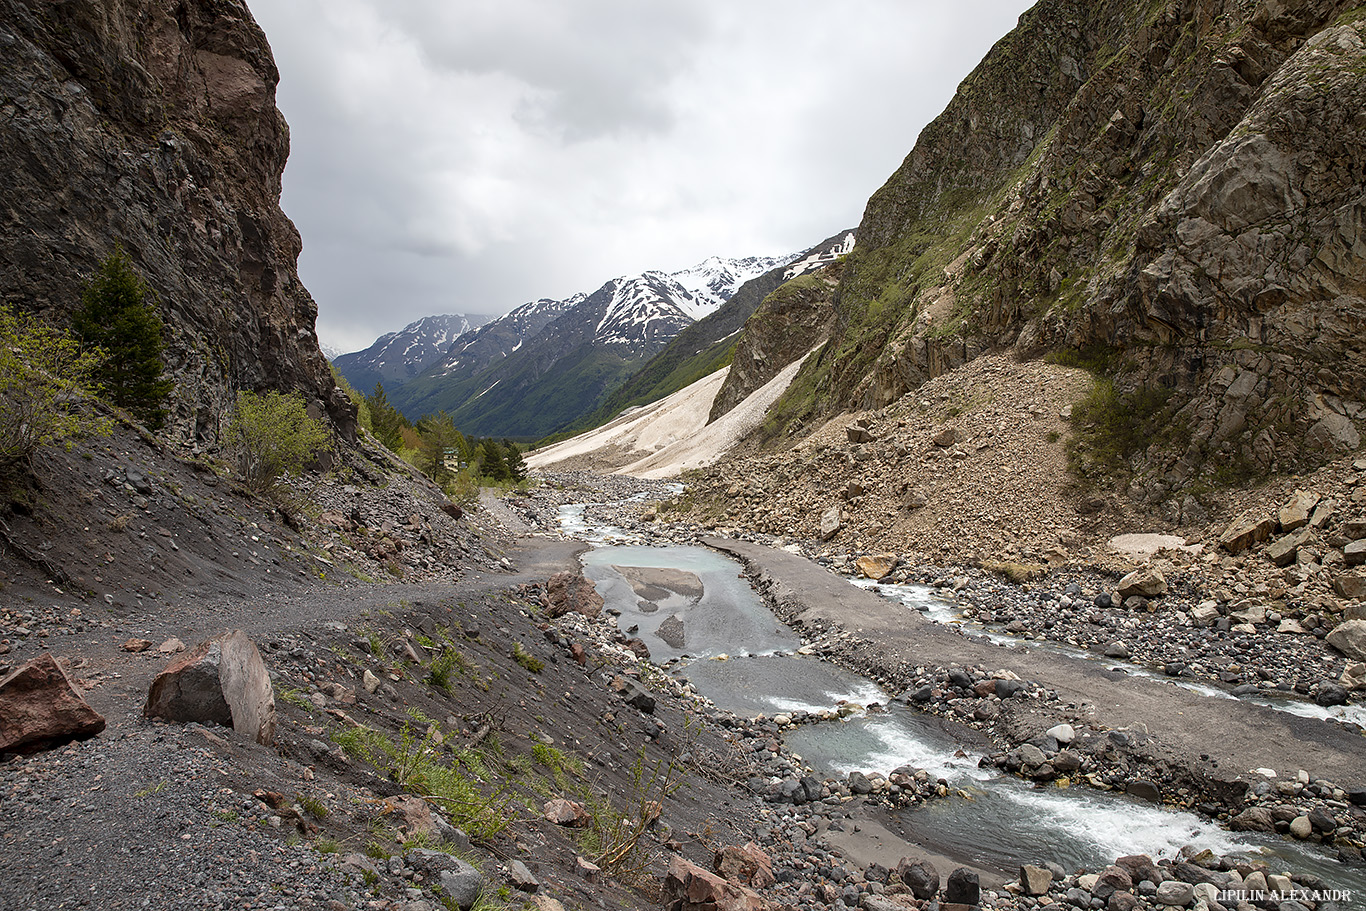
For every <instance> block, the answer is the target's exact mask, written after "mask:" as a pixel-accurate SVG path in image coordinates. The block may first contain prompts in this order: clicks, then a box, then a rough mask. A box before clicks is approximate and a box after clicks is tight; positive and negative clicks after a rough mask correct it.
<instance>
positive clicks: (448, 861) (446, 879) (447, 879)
mask: <svg viewBox="0 0 1366 911" xmlns="http://www.w3.org/2000/svg"><path fill="white" fill-rule="evenodd" d="M403 860H404V862H405V863H407V865H408V866H410V867H412V868H413V869H414V870H416V871H418V872H419V873H421V874H423V876H425V877H426V878H427V879H428V880H429V881H433V880H434V881H435V882H436V883H437V884H438V885H439V886H441V894H442V895H445V896H447V897H449V898H450V899H451V900H452V901H454V902H455V903H456V904H457V905H459V906H460V907H461V908H463V909H464V911H469V909H470V908H473V907H474V905H475V903H476V902H478V901H479V894H480V893H481V892H483V891H484V874H483V873H481V872H480V871H479V868H478V867H476V866H474V865H473V864H471V863H468V862H466V861H463V860H461V859H460V858H458V857H454V856H452V855H450V854H446V853H444V852H442V851H429V850H427V849H425V848H418V849H417V850H414V851H409V852H408V853H407V854H405V855H404V856H403Z"/></svg>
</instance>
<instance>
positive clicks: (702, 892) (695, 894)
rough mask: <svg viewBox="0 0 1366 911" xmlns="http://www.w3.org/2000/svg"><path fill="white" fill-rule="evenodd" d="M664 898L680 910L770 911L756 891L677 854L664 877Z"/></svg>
mask: <svg viewBox="0 0 1366 911" xmlns="http://www.w3.org/2000/svg"><path fill="white" fill-rule="evenodd" d="M664 901H665V902H666V903H668V902H672V903H674V904H673V907H675V908H678V909H680V911H703V909H705V911H713V909H714V911H767V909H768V907H769V905H768V903H767V902H765V901H764V900H763V899H762V898H760V897H759V896H758V894H757V893H755V892H754V891H752V890H750V889H746V888H745V887H744V886H741V885H737V884H736V883H732V882H728V881H726V880H724V879H722V878H721V877H719V876H717V875H716V874H715V873H709V872H707V871H706V870H703V869H702V868H701V867H699V866H697V865H696V864H693V863H689V862H688V861H686V860H684V859H683V858H681V857H678V856H675V857H674V858H673V859H672V860H671V861H670V862H669V872H668V875H666V876H665V877H664Z"/></svg>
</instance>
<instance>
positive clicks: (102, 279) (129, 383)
mask: <svg viewBox="0 0 1366 911" xmlns="http://www.w3.org/2000/svg"><path fill="white" fill-rule="evenodd" d="M155 304H156V294H155V292H153V291H152V290H151V289H150V288H148V287H147V285H146V283H145V282H143V280H142V279H141V278H140V277H139V276H138V274H137V273H136V272H134V271H133V266H132V264H131V263H130V262H129V261H128V257H127V255H126V254H125V253H124V252H123V248H122V247H115V248H114V252H113V253H111V254H109V257H108V258H107V259H106V260H105V261H104V262H102V263H100V267H99V269H98V270H96V272H95V275H94V276H93V277H92V278H91V279H90V284H88V285H86V288H85V291H84V292H83V293H82V294H81V306H80V309H78V310H77V311H76V314H75V316H73V317H72V320H71V333H72V335H74V336H75V337H76V338H77V339H79V340H80V341H81V343H82V344H83V345H84V346H86V348H87V349H93V348H98V349H99V350H100V351H101V352H103V362H102V364H101V367H100V369H99V371H98V372H97V378H98V379H99V381H100V383H101V385H102V386H103V388H104V392H105V395H106V396H108V398H109V399H110V400H111V401H112V402H113V403H114V404H116V405H118V406H119V407H121V408H126V409H127V410H128V411H130V412H132V413H133V414H134V415H135V416H136V417H137V418H138V419H139V420H141V421H143V422H144V423H146V424H147V425H148V426H149V427H153V428H155V427H160V426H161V425H162V423H163V422H164V421H165V420H166V407H165V406H166V398H167V396H169V395H170V394H171V390H172V389H174V388H175V384H174V383H172V382H171V381H170V380H168V379H162V376H161V373H162V370H163V369H165V366H164V364H163V363H162V360H161V352H162V349H163V348H164V347H165V346H164V343H163V341H162V332H163V331H164V329H165V326H164V324H163V323H162V321H161V317H160V316H158V315H157V312H156V307H155Z"/></svg>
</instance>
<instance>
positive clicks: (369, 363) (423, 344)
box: [332, 313, 490, 395]
mask: <svg viewBox="0 0 1366 911" xmlns="http://www.w3.org/2000/svg"><path fill="white" fill-rule="evenodd" d="M489 319H490V317H488V316H485V315H483V314H465V313H445V314H441V315H439V316H425V317H423V318H422V319H420V320H418V321H417V322H415V323H409V324H408V325H407V326H404V327H403V329H401V330H400V331H398V332H390V333H389V334H387V335H382V336H380V337H379V338H377V339H375V343H374V344H373V345H371V346H370V347H369V348H366V349H365V350H364V351H355V352H352V353H351V354H343V355H340V356H338V357H335V358H333V359H332V363H333V365H334V366H335V367H336V368H337V372H339V373H340V374H341V375H342V376H344V377H346V380H347V382H349V383H350V384H351V385H352V386H354V387H355V388H356V389H358V390H360V391H361V392H364V393H366V394H367V395H368V394H369V393H371V392H373V391H374V389H375V384H376V383H384V384H385V385H386V386H395V387H396V386H399V385H401V384H403V383H406V382H408V381H409V380H411V379H413V378H414V377H416V376H418V375H419V374H421V373H422V371H423V370H425V369H427V367H428V366H429V365H430V364H431V363H432V362H433V361H435V360H438V359H439V358H440V357H441V356H442V355H443V354H445V353H446V352H447V351H448V350H450V347H451V345H452V344H453V343H454V342H455V340H456V339H458V338H460V337H461V336H463V335H465V334H466V333H468V332H470V331H471V330H473V329H475V328H477V327H479V326H481V325H483V324H484V323H486V322H488V321H489Z"/></svg>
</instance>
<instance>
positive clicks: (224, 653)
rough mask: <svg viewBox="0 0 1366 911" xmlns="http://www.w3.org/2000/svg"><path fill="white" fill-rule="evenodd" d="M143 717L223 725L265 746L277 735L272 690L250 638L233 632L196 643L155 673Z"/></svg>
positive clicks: (259, 656)
mask: <svg viewBox="0 0 1366 911" xmlns="http://www.w3.org/2000/svg"><path fill="white" fill-rule="evenodd" d="M142 713H143V714H144V715H146V716H147V717H149V718H164V719H165V720H167V721H198V722H200V723H210V722H212V723H214V724H221V725H223V726H224V727H231V728H232V729H233V730H235V731H237V733H239V734H243V735H245V736H247V737H250V738H252V739H253V740H255V741H256V742H257V743H261V744H269V743H270V742H271V741H272V740H273V739H274V737H275V688H274V687H273V686H271V683H270V674H269V672H267V670H266V665H265V662H263V661H262V660H261V653H260V652H258V651H257V650H256V646H255V645H254V644H252V641H251V639H249V638H248V637H247V634H246V633H244V632H242V631H241V630H233V631H231V632H226V633H223V634H222V635H220V636H215V637H214V638H212V639H209V640H207V641H205V642H201V643H199V644H198V645H196V646H195V647H194V648H193V649H191V650H190V651H188V652H186V653H185V654H184V655H182V656H181V657H179V658H177V659H176V660H175V661H172V662H171V663H170V664H168V665H167V666H166V668H165V670H163V671H162V672H161V673H160V674H157V676H156V679H155V680H153V681H152V686H151V688H150V689H149V690H148V692H147V704H146V705H145V706H143V709H142Z"/></svg>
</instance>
